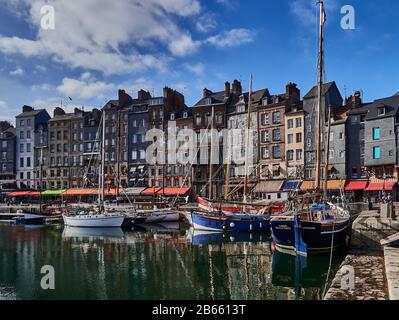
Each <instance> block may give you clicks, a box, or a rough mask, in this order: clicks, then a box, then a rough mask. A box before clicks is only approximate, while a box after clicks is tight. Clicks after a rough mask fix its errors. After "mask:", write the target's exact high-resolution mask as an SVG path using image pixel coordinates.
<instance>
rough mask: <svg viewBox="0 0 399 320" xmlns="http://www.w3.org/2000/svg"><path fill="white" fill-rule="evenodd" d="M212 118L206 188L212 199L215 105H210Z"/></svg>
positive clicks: (209, 197)
mask: <svg viewBox="0 0 399 320" xmlns="http://www.w3.org/2000/svg"><path fill="white" fill-rule="evenodd" d="M211 117H212V119H211V154H210V158H209V183H208V184H209V187H208V188H209V190H208V199H209V200H212V198H213V180H212V178H213V177H212V176H213V164H212V160H213V144H214V141H213V129H214V118H215V106H212V116H211Z"/></svg>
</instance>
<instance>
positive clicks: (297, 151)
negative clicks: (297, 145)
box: [296, 149, 302, 161]
mask: <svg viewBox="0 0 399 320" xmlns="http://www.w3.org/2000/svg"><path fill="white" fill-rule="evenodd" d="M296 160H297V161H299V160H302V149H297V150H296Z"/></svg>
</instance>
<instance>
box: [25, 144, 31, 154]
mask: <svg viewBox="0 0 399 320" xmlns="http://www.w3.org/2000/svg"><path fill="white" fill-rule="evenodd" d="M31 151H32V150H31V144H30V143H27V144H26V152H31Z"/></svg>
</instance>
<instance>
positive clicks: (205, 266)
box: [0, 224, 344, 300]
mask: <svg viewBox="0 0 399 320" xmlns="http://www.w3.org/2000/svg"><path fill="white" fill-rule="evenodd" d="M343 258H344V256H343V255H342V254H337V253H334V256H333V259H332V264H331V267H332V268H331V270H330V272H329V263H330V256H329V255H326V256H315V257H309V258H308V259H307V261H306V262H304V263H303V262H302V263H298V259H296V257H295V256H292V255H289V254H284V253H280V252H278V251H274V250H273V245H272V243H271V241H270V235H268V234H227V235H223V234H209V233H198V232H193V231H192V230H189V229H187V228H186V227H183V226H182V225H179V224H169V225H154V226H140V227H139V226H138V227H135V229H134V230H131V231H122V230H121V229H77V228H72V229H71V228H68V227H67V228H64V227H63V226H11V225H0V299H123V300H125V299H183V300H184V299H255V300H258V299H259V300H267V299H272V300H276V299H277V300H283V299H308V300H318V299H322V296H323V292H324V290H325V288H326V286H328V281H327V278H329V280H331V279H332V278H333V276H334V275H335V273H336V271H337V270H338V268H339V265H340V263H341V262H342V260H343ZM43 266H51V267H53V268H54V289H53V290H52V289H50V290H44V289H43V288H42V286H41V281H42V279H43V277H44V276H45V274H41V271H42V268H43ZM326 283H327V285H326Z"/></svg>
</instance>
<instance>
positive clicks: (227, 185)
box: [224, 138, 231, 201]
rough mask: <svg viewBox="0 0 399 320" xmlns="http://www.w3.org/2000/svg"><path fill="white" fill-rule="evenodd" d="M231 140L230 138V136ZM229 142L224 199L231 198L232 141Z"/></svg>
mask: <svg viewBox="0 0 399 320" xmlns="http://www.w3.org/2000/svg"><path fill="white" fill-rule="evenodd" d="M229 140H230V138H229ZM227 143H228V151H227V152H228V154H227V166H226V182H225V189H224V200H226V201H227V200H229V192H230V168H231V149H230V143H231V142H230V141H228V142H227Z"/></svg>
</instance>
